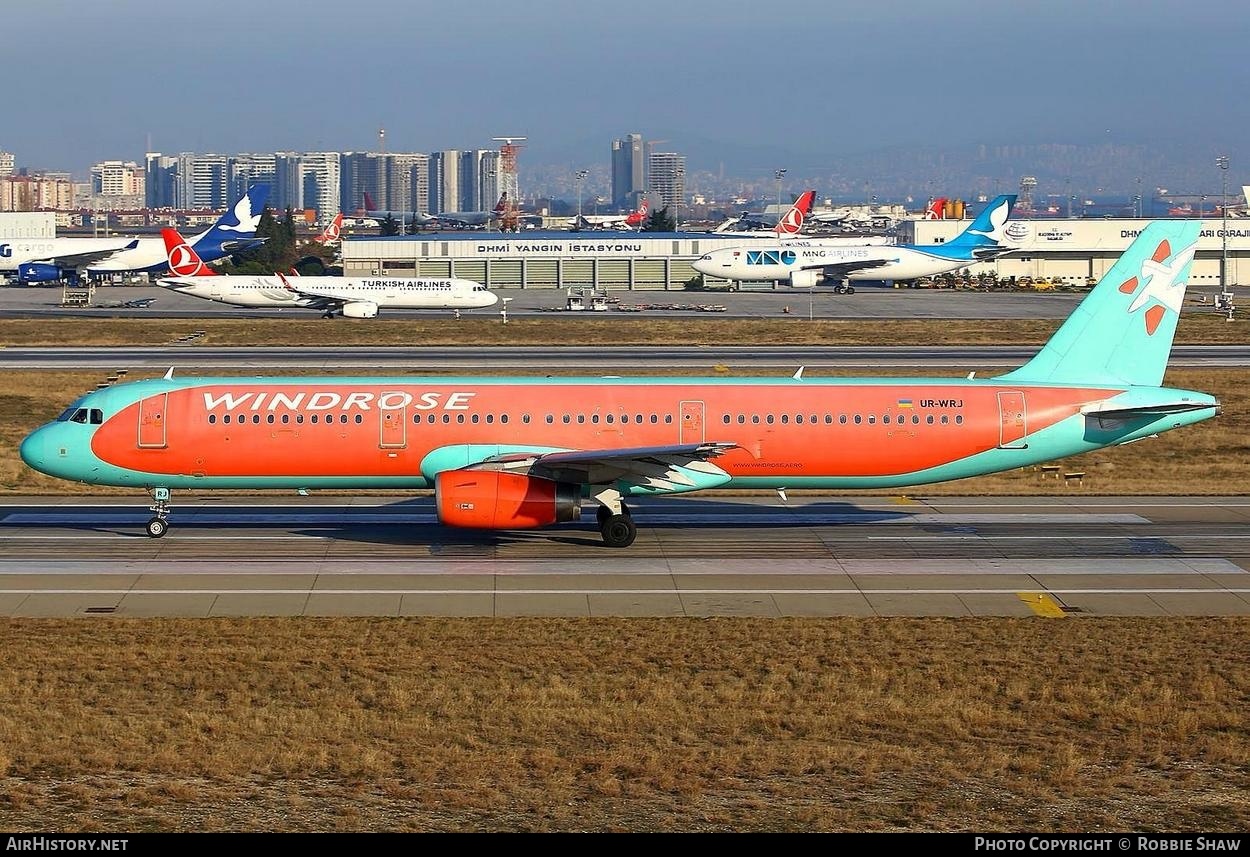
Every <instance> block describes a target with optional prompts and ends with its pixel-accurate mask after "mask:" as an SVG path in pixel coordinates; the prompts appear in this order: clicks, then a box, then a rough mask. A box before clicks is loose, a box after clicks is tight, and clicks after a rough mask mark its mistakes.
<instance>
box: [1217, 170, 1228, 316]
mask: <svg viewBox="0 0 1250 857" xmlns="http://www.w3.org/2000/svg"><path fill="white" fill-rule="evenodd" d="M1215 165H1216V166H1217V167H1219V168H1220V216H1221V220H1222V224H1221V227H1220V231H1221V232H1222V233H1223V235H1222V236H1221V238H1222V242H1221V244H1220V291H1221V292H1226V291H1228V285H1227V283H1228V281H1227V280H1226V279H1225V278H1224V274H1225V272H1226V271H1227V269H1228V155H1220V156H1219V157H1218V158H1216V159H1215Z"/></svg>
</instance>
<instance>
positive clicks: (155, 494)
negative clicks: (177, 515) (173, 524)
mask: <svg viewBox="0 0 1250 857" xmlns="http://www.w3.org/2000/svg"><path fill="white" fill-rule="evenodd" d="M151 494H152V505H151V506H148V509H149V510H150V511H151V512H152V513H153V517H152V519H151V520H150V521H148V524H147V527H146V529H147V532H148V535H149V536H151V537H152V538H154V539H159V538H160V537H161V536H163V535H165V533H166V532H168V531H169V524H168V523H167V522H166V521H165V519H166V518H167V517H169V489H168V488H153V489H152V491H151Z"/></svg>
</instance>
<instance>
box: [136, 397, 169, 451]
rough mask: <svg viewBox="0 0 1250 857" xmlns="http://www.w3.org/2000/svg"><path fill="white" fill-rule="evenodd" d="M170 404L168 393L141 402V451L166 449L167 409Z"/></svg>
mask: <svg viewBox="0 0 1250 857" xmlns="http://www.w3.org/2000/svg"><path fill="white" fill-rule="evenodd" d="M168 404H169V394H168V393H158V394H157V395H155V396H148V397H147V398H146V399H143V400H141V401H140V402H139V448H140V449H162V448H164V447H165V445H166V444H165V416H166V415H165V407H166V405H168Z"/></svg>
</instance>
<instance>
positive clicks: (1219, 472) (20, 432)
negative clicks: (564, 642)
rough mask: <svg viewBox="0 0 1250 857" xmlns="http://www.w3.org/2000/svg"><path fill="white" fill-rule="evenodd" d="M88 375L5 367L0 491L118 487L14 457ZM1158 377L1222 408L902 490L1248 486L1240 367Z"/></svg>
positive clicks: (1249, 393) (1166, 490) (1248, 393)
mask: <svg viewBox="0 0 1250 857" xmlns="http://www.w3.org/2000/svg"><path fill="white" fill-rule="evenodd" d="M917 371H919V372H923V373H925V374H930V375H940V374H942V373H941V372H939V371H930V370H925V369H917V370H885V371H881V372H877V373H874V374H881V375H900V374H914V373H915V372H917ZM152 374H153V375H157V374H159V372H153V373H152ZM290 374H298V373H290ZM410 374H416V373H410ZM666 374H675V373H671V372H670V373H666ZM709 374H721V375H725V374H747V373H709ZM754 374H766V373H763V372H760V373H754ZM853 374H862V373H859V372H856V371H850V370H837V371H825V370H818V369H812V370H809V371H808V372H807V375H808V376H809V377H818V376H821V375H853ZM947 374H949V373H947ZM982 374H986V373H982ZM134 377H138V376H137V375H136V376H134ZM98 380H100V377H99V376H98V375H97V374H93V373H83V372H39V371H23V372H9V373H7V374H6V375H5V383H4V388H5V390H6V392H0V493H19V494H97V493H99V494H106V493H125V492H121V491H119V490H118V489H108V488H93V487H88V486H83V485H78V484H75V483H70V482H65V481H62V480H59V479H53V478H51V477H48V476H44V475H43V474H40V473H36V472H34V471H32V470H30V469H29V468H28V467H26V466H25V465H23V464H22V462H21V460H20V459H19V458H18V456H17V446H18V444H20V443H21V440H22V438H23V437H25V436H26V434H27V433H28V432H29V431H30V430H31V429H33V428H35V427H36V426H38V425H41V424H42V423H44V422H46V421H47V420H49V419H52V418H54V417H55V416H56V415H57V414H59V413H60V412H61V411H62V410H64V408H65V406H66V405H67V404H68V403H69V402H70V401H72V400H73V399H74V398H76V397H77V396H78V395H80V394H81V393H82V392H83V391H85V390H89V389H94V387H95V384H96V382H97V381H98ZM1166 383H1168V384H1171V385H1173V386H1177V387H1183V388H1186V389H1191V390H1200V391H1203V392H1207V393H1213V394H1215V395H1216V396H1218V397H1219V398H1220V400H1221V401H1222V402H1223V405H1224V413H1223V414H1222V415H1221V416H1219V417H1217V418H1216V419H1213V420H1208V421H1206V422H1204V423H1200V424H1199V425H1196V426H1191V427H1188V428H1185V429H1181V430H1179V431H1175V432H1169V433H1167V434H1164V435H1162V436H1160V437H1158V438H1156V439H1153V440H1149V441H1145V442H1143V443H1137V444H1131V445H1129V446H1124V447H1115V448H1110V449H1104V450H1100V451H1098V452H1095V453H1091V454H1089V455H1084V456H1077V457H1075V458H1070V459H1066V460H1065V461H1064V462H1063V463H1062V467H1063V471H1064V472H1077V471H1081V472H1084V473H1085V474H1086V476H1085V479H1084V482H1083V484H1082V485H1081V486H1079V487H1078V486H1076V485H1070V484H1068V483H1067V482H1065V481H1064V480H1061V479H1054V478H1042V477H1041V475H1040V473H1038V472H1036V471H1032V470H1026V471H1021V470H1014V471H1009V472H1006V473H998V474H994V475H991V476H982V477H977V478H974V479H964V480H960V481H958V482H947V483H941V484H938V485H925V486H918V487H917V488H915V489H913V491H911V492H910V493H913V494H917V495H931V494H974V495H975V494H1025V495H1031V494H1081V493H1084V494H1121V495H1125V494H1250V370H1244V369H1174V370H1172V371H1170V372H1169V373H1168V376H1167V378H1166ZM130 493H133V492H130ZM855 493H858V494H863V493H871V492H863V491H858V492H855ZM890 493H897V491H894V492H890Z"/></svg>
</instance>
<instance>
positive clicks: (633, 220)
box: [625, 199, 650, 226]
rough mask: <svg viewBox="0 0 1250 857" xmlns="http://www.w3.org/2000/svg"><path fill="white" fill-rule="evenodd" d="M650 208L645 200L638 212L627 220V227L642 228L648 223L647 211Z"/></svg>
mask: <svg viewBox="0 0 1250 857" xmlns="http://www.w3.org/2000/svg"><path fill="white" fill-rule="evenodd" d="M649 207H650V203H648V202H647V201H646V200H645V199H644V200H643V201H642V202H641V203H640V204H639V206H638V210H637V211H635V212H633V213H632V214H630V215H629V217H626V218H625V225H626V226H642V224H644V223H646V222H647V209H648V208H649Z"/></svg>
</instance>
